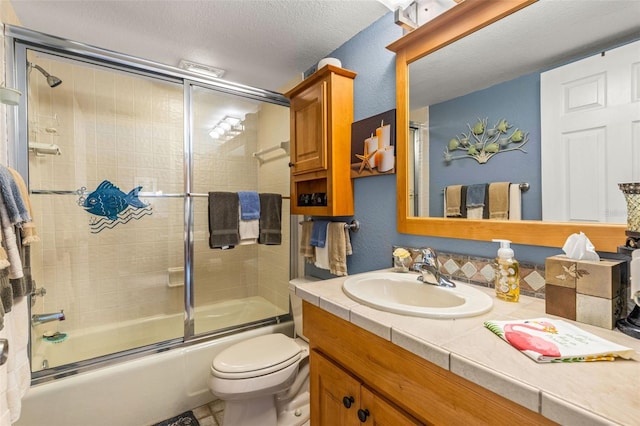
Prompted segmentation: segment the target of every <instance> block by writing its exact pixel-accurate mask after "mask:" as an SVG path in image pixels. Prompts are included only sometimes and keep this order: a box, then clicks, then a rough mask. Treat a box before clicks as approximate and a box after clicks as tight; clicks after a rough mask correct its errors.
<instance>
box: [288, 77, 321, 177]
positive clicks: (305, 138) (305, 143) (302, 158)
mask: <svg viewBox="0 0 640 426" xmlns="http://www.w3.org/2000/svg"><path fill="white" fill-rule="evenodd" d="M326 92H327V82H326V81H323V82H321V83H320V84H316V85H314V86H311V87H309V88H308V89H307V90H305V91H304V92H302V93H300V94H299V95H298V96H296V97H295V98H294V99H293V100H292V102H291V111H292V114H293V117H292V123H293V127H294V129H293V135H294V143H293V144H292V146H291V158H292V159H293V169H292V173H293V174H294V175H297V174H301V173H307V172H312V171H317V170H326V168H327V155H326V154H327V134H326V133H327V132H326V130H325V129H326V128H327V126H326V120H327V114H326V111H325V110H326V95H327V93H326Z"/></svg>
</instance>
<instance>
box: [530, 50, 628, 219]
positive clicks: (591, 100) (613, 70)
mask: <svg viewBox="0 0 640 426" xmlns="http://www.w3.org/2000/svg"><path fill="white" fill-rule="evenodd" d="M540 95H541V98H540V104H541V111H540V112H541V126H542V127H541V138H542V140H541V149H542V219H543V220H545V221H559V222H568V221H580V222H608V223H626V220H627V208H626V203H625V200H624V196H623V194H622V192H621V191H620V189H619V188H618V183H623V182H638V181H640V41H638V42H635V43H630V44H627V45H624V46H621V47H618V48H616V49H612V50H609V51H606V52H604V53H602V54H598V55H594V56H591V57H589V58H586V59H582V60H580V61H576V62H573V63H570V64H568V65H564V66H561V67H559V68H556V69H553V70H551V71H548V72H545V73H542V75H541V86H540Z"/></svg>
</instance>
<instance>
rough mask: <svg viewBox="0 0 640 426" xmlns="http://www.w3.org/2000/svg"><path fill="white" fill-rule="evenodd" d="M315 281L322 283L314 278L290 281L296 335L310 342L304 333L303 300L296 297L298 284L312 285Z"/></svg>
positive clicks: (290, 297) (290, 296)
mask: <svg viewBox="0 0 640 426" xmlns="http://www.w3.org/2000/svg"><path fill="white" fill-rule="evenodd" d="M313 281H320V280H319V279H318V278H314V277H303V278H294V279H292V280H291V281H289V299H290V300H291V311H292V312H291V313H292V314H293V325H294V327H295V335H296V336H297V337H300V338H302V339H304V340H305V341H307V342H308V341H309V339H307V337H306V336H305V335H304V334H303V333H302V299H301V298H300V297H298V296H296V293H295V290H296V284H304V283H310V282H313Z"/></svg>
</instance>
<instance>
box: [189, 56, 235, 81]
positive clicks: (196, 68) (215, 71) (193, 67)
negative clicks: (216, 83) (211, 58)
mask: <svg viewBox="0 0 640 426" xmlns="http://www.w3.org/2000/svg"><path fill="white" fill-rule="evenodd" d="M178 67H179V68H182V69H183V70H187V71H191V72H195V73H197V74H201V75H205V76H207V77H213V78H222V76H223V75H224V73H225V70H223V69H221V68H216V67H212V66H210V65H204V64H198V63H196V62H192V61H187V60H185V59H181V60H180V62H179V63H178Z"/></svg>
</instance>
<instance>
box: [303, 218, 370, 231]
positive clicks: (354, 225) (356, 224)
mask: <svg viewBox="0 0 640 426" xmlns="http://www.w3.org/2000/svg"><path fill="white" fill-rule="evenodd" d="M308 222H313V219H310V220H309V221H308ZM299 223H300V225H302V224H303V222H299ZM344 227H345V228H347V229H348V230H349V231H351V232H358V231H359V230H360V221H359V220H358V219H353V220H352V221H351V223H345V224H344Z"/></svg>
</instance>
